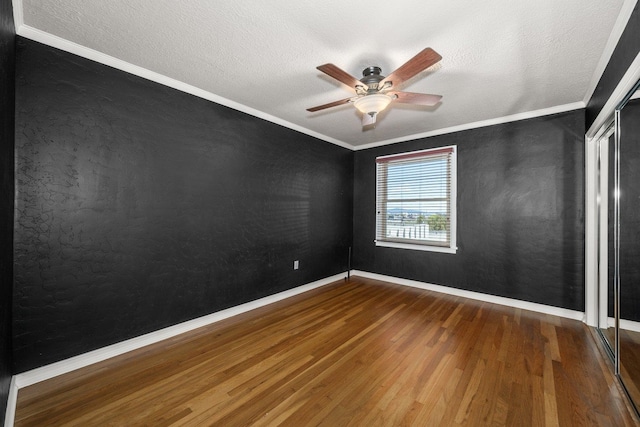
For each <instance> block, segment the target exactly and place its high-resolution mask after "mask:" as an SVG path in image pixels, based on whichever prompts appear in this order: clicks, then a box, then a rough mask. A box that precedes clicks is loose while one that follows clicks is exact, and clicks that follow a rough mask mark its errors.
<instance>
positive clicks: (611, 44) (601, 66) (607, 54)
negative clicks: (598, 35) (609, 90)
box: [583, 0, 638, 105]
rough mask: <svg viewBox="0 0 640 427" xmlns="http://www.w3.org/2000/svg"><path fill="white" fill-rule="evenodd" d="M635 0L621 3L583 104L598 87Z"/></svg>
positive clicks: (586, 102) (626, 0)
mask: <svg viewBox="0 0 640 427" xmlns="http://www.w3.org/2000/svg"><path fill="white" fill-rule="evenodd" d="M637 1H638V0H625V2H624V3H623V4H622V8H620V13H619V14H618V18H617V19H616V22H615V24H614V26H613V29H612V30H611V34H610V35H609V39H608V40H607V44H606V45H605V47H604V50H603V51H602V55H601V56H600V61H598V65H596V69H595V70H594V71H593V75H592V76H591V81H590V82H589V86H588V87H587V91H586V92H585V94H584V98H583V102H584V103H585V105H586V104H588V103H589V100H590V99H591V97H592V96H593V93H594V92H595V91H596V87H598V83H599V82H600V79H601V78H602V75H603V74H604V70H605V69H606V68H607V64H609V61H610V60H611V56H612V55H613V51H614V50H615V49H616V46H617V45H618V42H619V41H620V37H622V33H623V32H624V29H625V28H626V27H627V23H628V22H629V18H631V14H632V13H633V9H634V7H635V6H636V3H637Z"/></svg>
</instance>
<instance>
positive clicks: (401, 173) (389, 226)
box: [376, 146, 456, 252]
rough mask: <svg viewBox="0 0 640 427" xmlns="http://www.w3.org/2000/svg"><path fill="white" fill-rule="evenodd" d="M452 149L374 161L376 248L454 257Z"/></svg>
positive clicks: (404, 154)
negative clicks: (388, 247)
mask: <svg viewBox="0 0 640 427" xmlns="http://www.w3.org/2000/svg"><path fill="white" fill-rule="evenodd" d="M455 156H456V147H455V146H450V147H442V148H437V149H432V150H422V151H414V152H410V153H402V154H395V155H391V156H383V157H378V158H376V167H377V183H376V192H377V197H376V244H378V245H379V246H393V247H406V248H413V249H423V250H436V251H437V250H438V249H440V251H441V252H455V191H454V189H455V170H456V165H455V161H456V157H455Z"/></svg>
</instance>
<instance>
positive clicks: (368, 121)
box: [362, 113, 377, 127]
mask: <svg viewBox="0 0 640 427" xmlns="http://www.w3.org/2000/svg"><path fill="white" fill-rule="evenodd" d="M376 116H377V114H369V113H364V114H363V115H362V127H365V126H369V125H373V124H375V123H376Z"/></svg>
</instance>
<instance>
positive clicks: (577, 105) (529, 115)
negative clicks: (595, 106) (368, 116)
mask: <svg viewBox="0 0 640 427" xmlns="http://www.w3.org/2000/svg"><path fill="white" fill-rule="evenodd" d="M585 106H586V104H585V103H584V102H582V101H578V102H572V103H570V104H564V105H557V106H555V107H549V108H542V109H540V110H533V111H527V112H525V113H517V114H511V115H509V116H503V117H496V118H494V119H488V120H481V121H479V122H473V123H465V124H462V125H457V126H451V127H448V128H443V129H436V130H432V131H429V132H424V133H417V134H414V135H407V136H403V137H400V138H393V139H387V140H385V141H378V142H372V143H371V144H364V145H358V146H356V147H354V150H356V151H358V150H366V149H368V148H374V147H380V146H382V145H389V144H395V143H397V142H406V141H412V140H414V139H420V138H428V137H431V136H438V135H445V134H448V133H454V132H460V131H463V130H470V129H477V128H482V127H485V126H493V125H499V124H503V123H509V122H516V121H519V120H526V119H533V118H535V117H542V116H548V115H551V114H557V113H564V112H567V111H572V110H579V109H581V108H584V107H585Z"/></svg>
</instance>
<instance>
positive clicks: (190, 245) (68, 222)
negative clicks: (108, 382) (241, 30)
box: [13, 37, 353, 372]
mask: <svg viewBox="0 0 640 427" xmlns="http://www.w3.org/2000/svg"><path fill="white" fill-rule="evenodd" d="M16 154H17V170H16V181H17V206H16V219H15V221H16V223H15V229H16V232H15V246H14V247H15V249H14V251H15V254H14V257H15V267H14V268H15V283H16V285H15V287H16V288H15V295H14V328H13V329H14V366H15V370H16V372H21V371H24V370H27V369H31V368H35V367H38V366H41V365H44V364H47V363H51V362H55V361H57V360H60V359H64V358H67V357H70V356H74V355H77V354H79V353H82V352H86V351H89V350H93V349H96V348H98V347H102V346H105V345H108V344H112V343H115V342H118V341H122V340H125V339H127V338H131V337H134V336H137V335H140V334H144V333H147V332H150V331H153V330H157V329H160V328H162V327H166V326H169V325H173V324H176V323H178V322H182V321H185V320H188V319H192V318H195V317H198V316H202V315H205V314H208V313H212V312H215V311H218V310H221V309H224V308H227V307H231V306H234V305H237V304H241V303H244V302H247V301H250V300H254V299H257V298H260V297H264V296H267V295H270V294H274V293H276V292H279V291H283V290H286V289H290V288H293V287H295V286H298V285H301V284H304V283H308V282H311V281H314V280H317V279H321V278H324V277H327V276H330V275H333V274H337V273H339V272H344V271H346V269H347V255H348V248H349V246H350V244H351V238H352V229H351V219H352V202H353V195H352V190H353V153H352V152H351V151H350V150H347V149H344V148H341V147H337V146H335V145H332V144H329V143H326V142H323V141H320V140H317V139H314V138H312V137H309V136H306V135H303V134H300V133H298V132H295V131H292V130H289V129H286V128H283V127H281V126H278V125H275V124H273V123H269V122H266V121H263V120H260V119H257V118H255V117H252V116H249V115H246V114H243V113H240V112H238V111H235V110H232V109H229V108H226V107H223V106H220V105H217V104H214V103H211V102H208V101H205V100H202V99H199V98H196V97H193V96H190V95H188V94H185V93H181V92H179V91H176V90H173V89H170V88H167V87H164V86H162V85H159V84H156V83H153V82H150V81H147V80H144V79H141V78H138V77H135V76H132V75H129V74H127V73H124V72H121V71H117V70H114V69H111V68H109V67H106V66H104V65H100V64H97V63H94V62H91V61H88V60H85V59H82V58H79V57H77V56H74V55H71V54H68V53H65V52H61V51H58V50H55V49H53V48H51V47H48V46H44V45H41V44H38V43H36V42H33V41H29V40H25V39H21V38H20V37H18V43H17V61H16ZM296 259H298V260H300V270H298V271H293V261H294V260H296Z"/></svg>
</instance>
